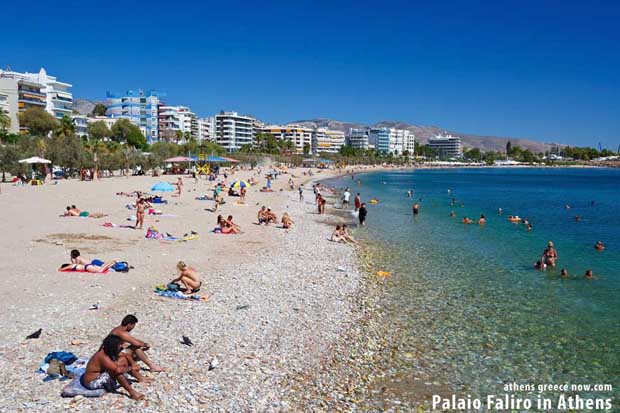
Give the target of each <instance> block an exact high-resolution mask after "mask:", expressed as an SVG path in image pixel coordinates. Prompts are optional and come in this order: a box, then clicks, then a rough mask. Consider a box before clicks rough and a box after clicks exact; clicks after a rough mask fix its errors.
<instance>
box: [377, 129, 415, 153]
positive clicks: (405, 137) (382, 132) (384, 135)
mask: <svg viewBox="0 0 620 413" xmlns="http://www.w3.org/2000/svg"><path fill="white" fill-rule="evenodd" d="M368 141H369V145H370V146H373V147H374V148H375V149H376V150H377V151H379V152H383V153H391V154H394V155H402V154H403V153H404V152H405V151H408V152H409V153H411V154H413V151H414V148H415V135H414V134H413V133H412V132H411V131H408V130H406V129H395V128H370V129H369V131H368Z"/></svg>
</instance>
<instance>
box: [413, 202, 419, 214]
mask: <svg viewBox="0 0 620 413" xmlns="http://www.w3.org/2000/svg"><path fill="white" fill-rule="evenodd" d="M419 213H420V204H418V203H415V204H413V216H417V215H418V214H419Z"/></svg>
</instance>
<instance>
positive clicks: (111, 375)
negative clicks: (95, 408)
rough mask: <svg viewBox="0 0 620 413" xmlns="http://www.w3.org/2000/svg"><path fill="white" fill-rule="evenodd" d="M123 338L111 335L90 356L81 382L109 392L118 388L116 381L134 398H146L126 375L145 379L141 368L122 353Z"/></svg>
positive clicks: (92, 388) (87, 387)
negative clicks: (136, 389) (141, 373)
mask: <svg viewBox="0 0 620 413" xmlns="http://www.w3.org/2000/svg"><path fill="white" fill-rule="evenodd" d="M122 344H123V340H122V339H121V338H120V337H118V336H116V335H109V336H107V337H106V338H105V339H104V340H103V343H102V344H101V347H99V350H98V351H97V352H96V353H95V354H94V355H93V356H92V357H91V358H90V360H89V361H88V364H87V365H86V372H85V373H84V374H83V375H82V376H81V377H80V384H82V386H84V387H85V388H86V389H88V390H99V389H105V390H106V391H109V392H114V391H115V390H116V382H117V381H118V383H119V384H120V385H121V386H122V387H123V388H124V389H125V390H127V392H128V393H129V397H131V398H132V399H134V400H141V399H144V395H143V394H141V393H138V392H137V391H135V390H134V388H133V387H131V384H130V383H129V381H128V380H127V377H125V374H127V373H129V374H131V375H132V376H134V377H135V378H136V379H137V380H138V381H142V380H144V378H143V377H142V376H141V375H140V368H139V367H138V366H137V364H135V363H133V364H132V361H130V357H129V356H128V355H127V354H126V353H122V352H121V349H122Z"/></svg>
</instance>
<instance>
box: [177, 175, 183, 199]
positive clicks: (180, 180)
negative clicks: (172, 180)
mask: <svg viewBox="0 0 620 413" xmlns="http://www.w3.org/2000/svg"><path fill="white" fill-rule="evenodd" d="M182 190H183V179H182V178H181V177H179V179H177V195H178V196H179V198H181V191H182Z"/></svg>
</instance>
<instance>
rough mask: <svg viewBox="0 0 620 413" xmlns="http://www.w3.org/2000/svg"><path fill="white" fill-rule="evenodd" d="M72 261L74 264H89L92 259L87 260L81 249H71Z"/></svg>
mask: <svg viewBox="0 0 620 413" xmlns="http://www.w3.org/2000/svg"><path fill="white" fill-rule="evenodd" d="M71 263H72V264H80V265H88V264H90V261H86V260H85V259H84V258H82V257H81V256H80V251H78V250H71Z"/></svg>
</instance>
